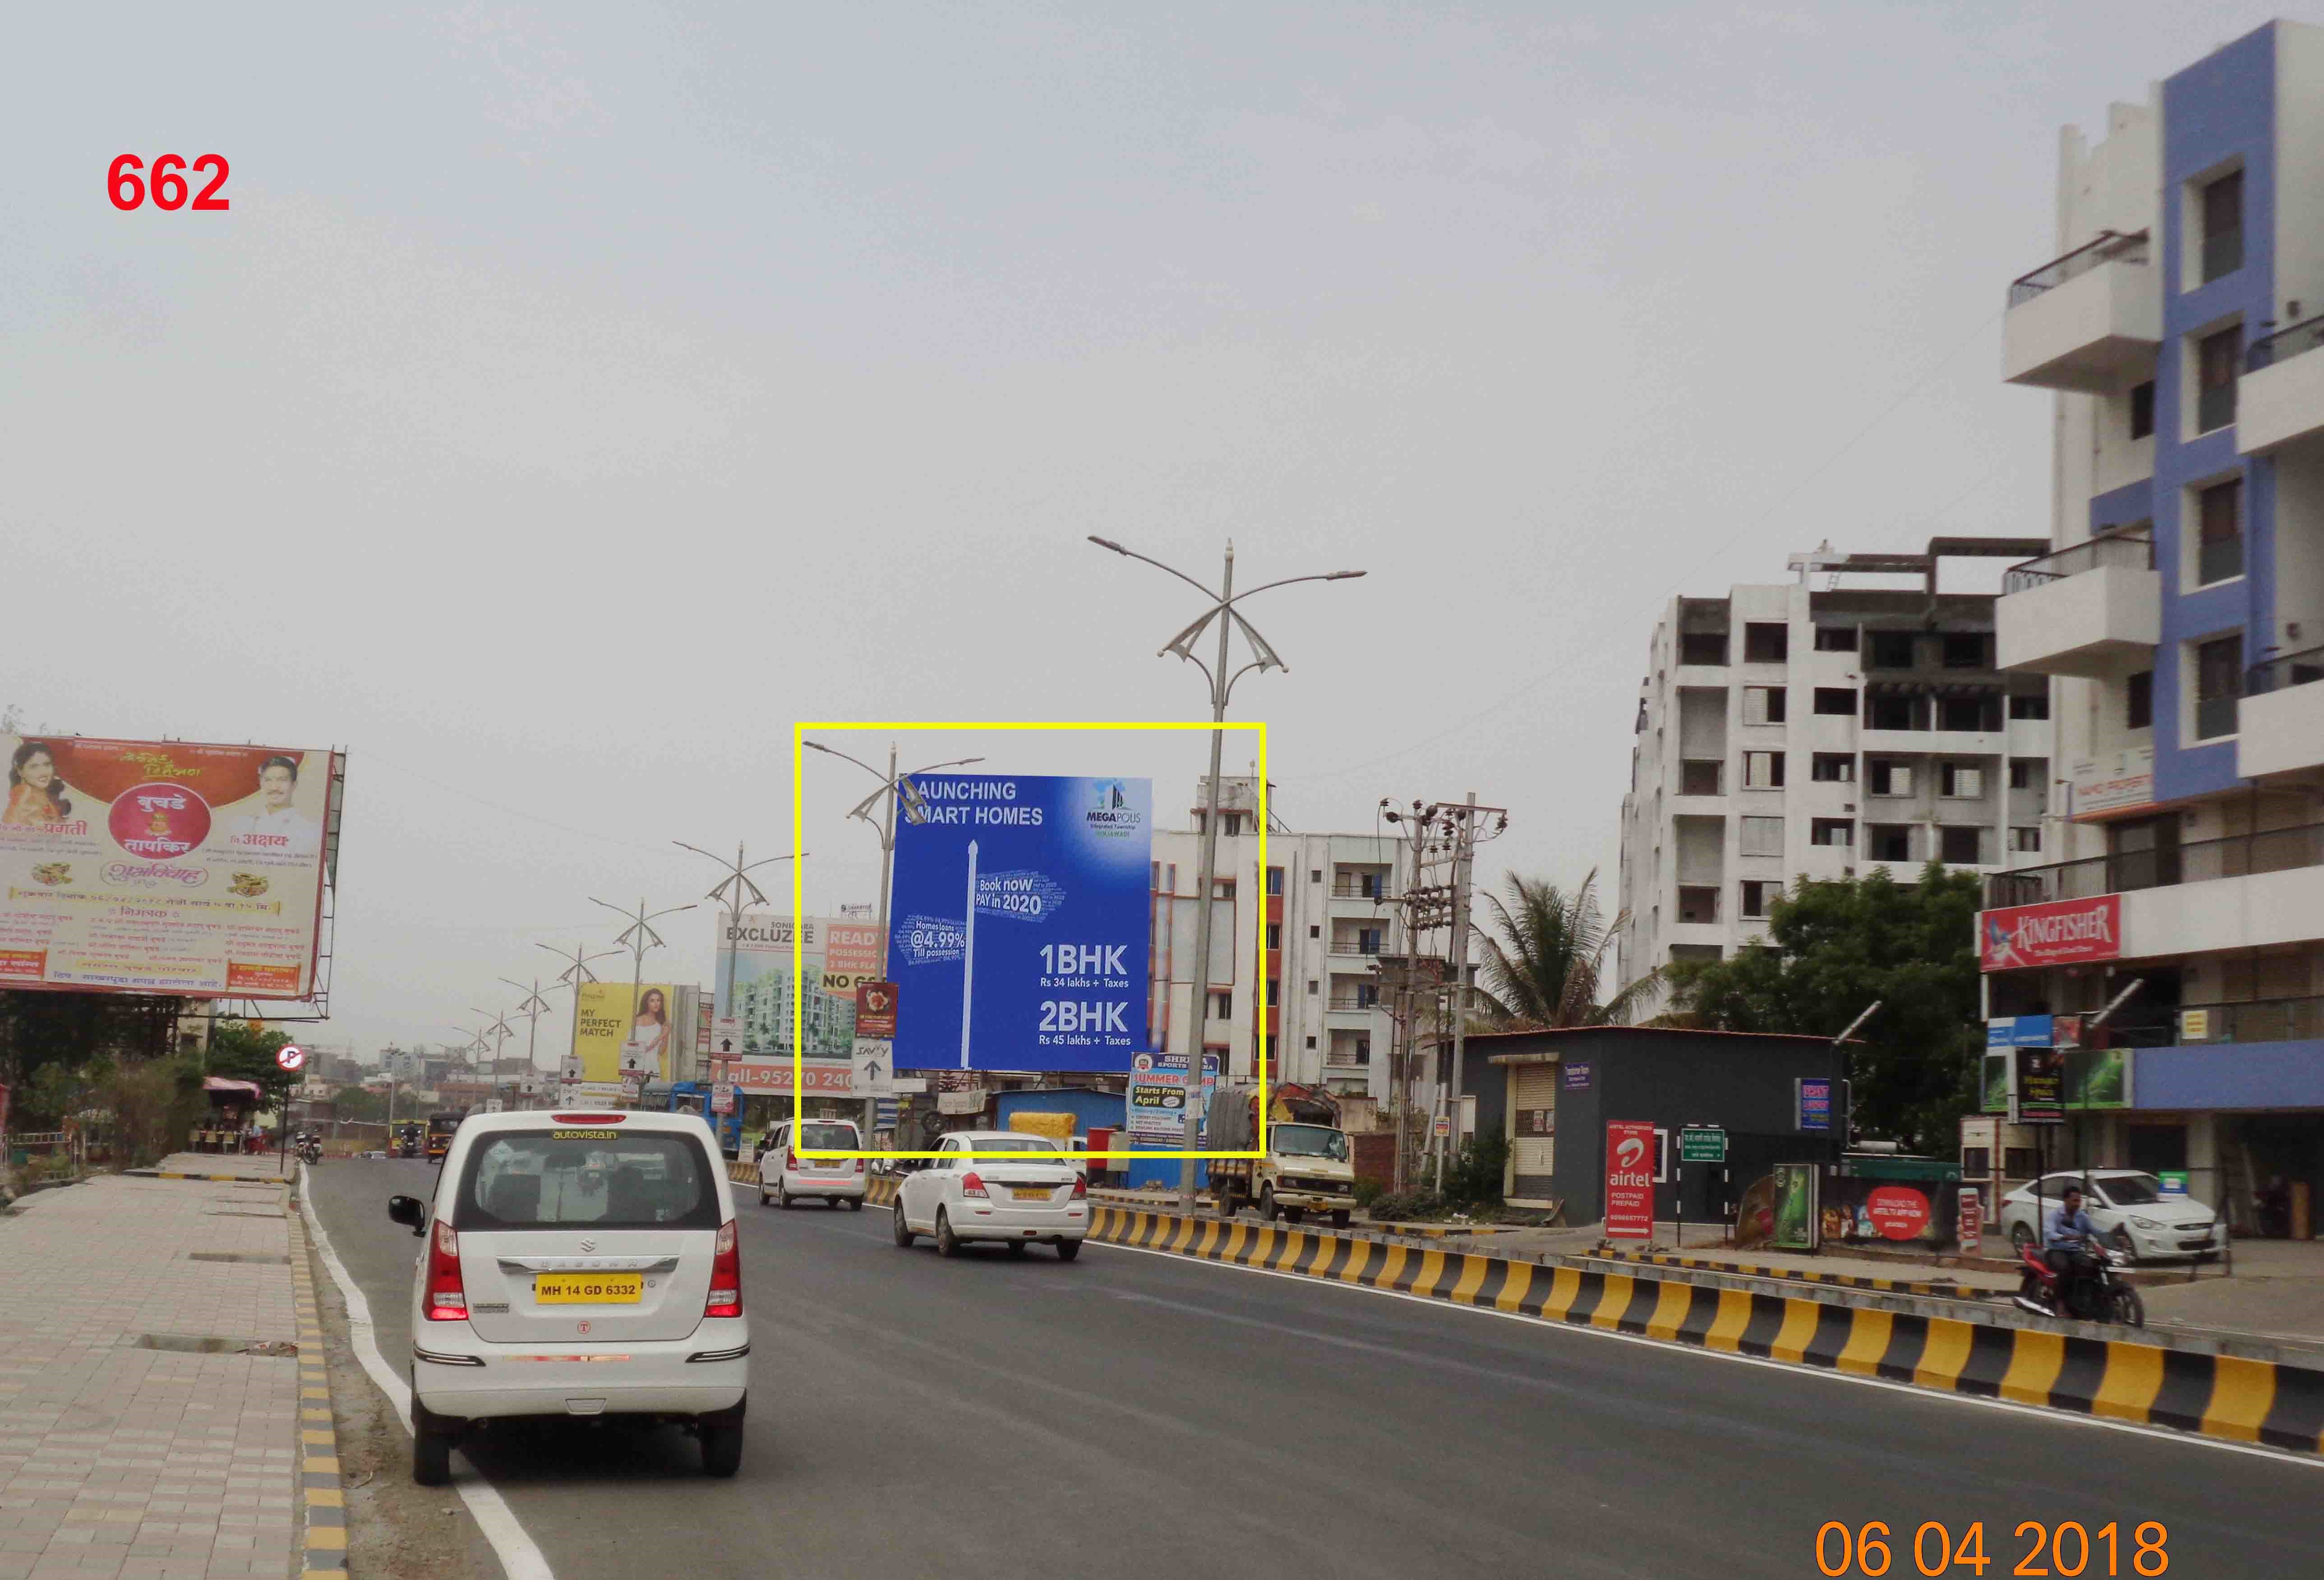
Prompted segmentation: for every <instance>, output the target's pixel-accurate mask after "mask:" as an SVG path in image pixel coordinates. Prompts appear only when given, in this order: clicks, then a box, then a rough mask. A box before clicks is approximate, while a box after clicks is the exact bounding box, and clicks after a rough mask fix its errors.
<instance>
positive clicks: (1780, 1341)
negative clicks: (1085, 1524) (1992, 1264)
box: [1091, 1206, 2324, 1455]
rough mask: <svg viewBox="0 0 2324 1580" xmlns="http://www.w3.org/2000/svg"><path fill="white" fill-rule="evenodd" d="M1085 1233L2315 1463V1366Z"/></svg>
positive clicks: (1329, 1238) (1425, 1252) (2318, 1429)
mask: <svg viewBox="0 0 2324 1580" xmlns="http://www.w3.org/2000/svg"><path fill="white" fill-rule="evenodd" d="M1091 1237H1092V1238H1093V1239H1095V1240H1099V1241H1102V1242H1105V1243H1111V1244H1116V1245H1126V1246H1131V1247H1135V1248H1137V1249H1139V1250H1145V1251H1162V1252H1173V1253H1176V1254H1178V1255H1183V1256H1188V1257H1193V1258H1196V1259H1198V1260H1202V1261H1221V1262H1227V1263H1231V1264H1232V1265H1234V1266H1237V1267H1249V1268H1258V1269H1261V1270H1266V1271H1268V1272H1277V1273H1287V1274H1292V1275H1296V1276H1298V1277H1303V1278H1312V1279H1319V1280H1328V1281H1332V1282H1337V1283H1345V1284H1354V1285H1358V1286H1360V1287H1362V1288H1365V1289H1388V1290H1392V1291H1395V1292H1397V1293H1398V1294H1406V1295H1413V1296H1417V1297H1420V1298H1426V1299H1434V1300H1443V1301H1446V1302H1448V1303H1450V1304H1452V1305H1457V1306H1478V1307H1489V1308H1491V1309H1493V1310H1498V1311H1505V1312H1511V1313H1514V1314H1517V1315H1518V1316H1523V1317H1538V1318H1540V1319H1541V1320H1543V1321H1545V1322H1560V1323H1567V1324H1571V1325H1573V1326H1587V1327H1596V1328H1602V1329H1606V1330H1608V1331H1609V1332H1615V1333H1621V1334H1628V1335H1633V1336H1636V1337H1640V1338H1646V1339H1652V1340H1656V1341H1659V1342H1662V1343H1666V1344H1686V1345H1691V1346H1693V1347H1695V1348H1698V1349H1705V1350H1712V1351H1718V1352H1723V1353H1727V1354H1739V1355H1750V1356H1755V1357H1757V1358H1759V1359H1762V1360H1767V1361H1774V1362H1777V1363H1784V1364H1788V1365H1795V1366H1807V1367H1815V1368H1821V1369H1822V1370H1826V1371H1833V1372H1847V1373H1849V1374H1852V1375H1856V1376H1861V1377H1877V1378H1881V1379H1885V1380H1886V1381H1891V1382H1898V1383H1905V1384H1909V1385H1911V1386H1914V1387H1917V1388H1926V1389H1931V1390H1933V1391H1939V1392H1945V1393H1962V1394H1969V1395H1973V1396H1976V1397H1979V1398H1986V1399H2001V1400H2009V1401H2011V1402H2013V1403H2016V1404H2023V1405H2033V1406H2037V1407H2041V1408H2043V1409H2058V1410H2066V1411H2070V1412H2072V1413H2075V1414H2080V1415H2088V1416H2098V1417H2103V1418H2107V1419H2110V1420H2119V1421H2128V1422H2133V1423H2135V1424H2138V1425H2142V1426H2154V1427H2168V1428H2175V1429H2177V1430H2180V1431H2184V1432H2190V1433H2196V1434H2199V1435H2200V1436H2203V1437H2216V1438H2219V1439H2222V1440H2225V1441H2229V1442H2236V1443H2256V1444H2264V1445H2266V1446H2270V1447H2273V1448H2280V1449H2286V1450H2290V1451H2292V1452H2294V1453H2300V1454H2311V1455H2313V1454H2324V1371H2319V1370H2316V1369H2313V1368H2310V1367H2305V1366H2298V1365H2292V1364H2288V1363H2281V1362H2273V1361H2255V1360H2247V1359H2244V1358H2242V1357H2240V1356H2235V1355H2226V1354H2202V1353H2199V1352H2195V1351H2190V1350H2186V1349H2176V1348H2170V1347H2165V1346H2163V1345H2159V1344H2144V1343H2140V1342H2137V1341H2135V1340H2126V1339H2116V1338H2093V1337H2086V1336H2082V1335H2079V1334H2073V1333H2064V1332H2058V1331H2052V1330H2048V1329H2037V1328H2032V1327H2019V1326H2006V1325H2003V1324H1998V1323H1990V1322H1969V1321H1961V1320H1956V1319H1954V1318H1950V1317H1929V1316H1923V1315H1919V1314H1915V1313H1907V1312H1898V1311H1893V1310H1886V1309H1878V1308H1875V1307H1868V1306H1860V1305H1849V1304H1845V1303H1843V1301H1842V1300H1841V1299H1840V1298H1831V1299H1813V1298H1805V1297H1794V1296H1790V1295H1773V1294H1761V1293H1757V1292H1756V1291H1752V1290H1747V1289H1722V1288H1720V1287H1717V1286H1714V1285H1710V1284H1699V1283H1689V1282H1682V1281H1677V1280H1663V1279H1658V1278H1656V1277H1655V1274H1654V1272H1653V1270H1651V1269H1649V1268H1645V1267H1642V1268H1641V1270H1639V1271H1638V1272H1637V1273H1636V1274H1632V1273H1625V1272H1614V1271H1596V1270H1584V1269H1579V1268H1575V1267H1571V1266H1563V1265H1548V1264H1545V1263H1536V1262H1532V1261H1518V1260H1514V1259H1508V1258H1503V1257H1498V1256H1489V1255H1485V1254H1483V1253H1481V1252H1462V1251H1438V1250H1433V1249H1425V1248H1421V1247H1416V1246H1407V1245H1398V1244H1392V1243H1382V1242H1379V1241H1377V1240H1369V1239H1363V1238H1359V1237H1356V1236H1353V1235H1340V1234H1330V1233H1327V1232H1321V1231H1317V1230H1314V1229H1305V1228H1298V1229H1293V1228H1282V1227H1276V1226H1273V1225H1268V1224H1243V1223H1227V1222H1222V1221H1221V1220H1219V1219H1216V1218H1189V1217H1181V1216H1179V1215H1176V1214H1169V1213H1154V1212H1138V1211H1132V1210H1130V1209H1127V1208H1121V1207H1111V1206H1100V1207H1099V1208H1097V1209H1096V1216H1095V1219H1094V1221H1093V1224H1092V1225H1091Z"/></svg>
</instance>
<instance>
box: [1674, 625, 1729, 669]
mask: <svg viewBox="0 0 2324 1580" xmlns="http://www.w3.org/2000/svg"><path fill="white" fill-rule="evenodd" d="M1678 661H1679V662H1680V663H1682V664H1711V665H1724V664H1725V663H1726V662H1727V633H1725V632H1723V631H1686V632H1681V633H1679V639H1678Z"/></svg>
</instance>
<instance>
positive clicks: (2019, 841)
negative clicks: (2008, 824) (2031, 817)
mask: <svg viewBox="0 0 2324 1580" xmlns="http://www.w3.org/2000/svg"><path fill="white" fill-rule="evenodd" d="M2009 848H2010V849H2012V850H2014V851H2021V852H2024V851H2039V850H2040V849H2041V848H2042V829H2041V827H2040V826H2039V825H2038V824H2037V825H2035V826H2033V827H2025V828H2012V829H2011V830H2010V831H2009Z"/></svg>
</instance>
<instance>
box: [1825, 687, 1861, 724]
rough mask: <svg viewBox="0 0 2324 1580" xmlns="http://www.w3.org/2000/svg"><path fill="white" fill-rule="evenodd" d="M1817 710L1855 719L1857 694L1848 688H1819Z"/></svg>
mask: <svg viewBox="0 0 2324 1580" xmlns="http://www.w3.org/2000/svg"><path fill="white" fill-rule="evenodd" d="M1815 710H1816V711H1817V712H1818V713H1826V714H1838V715H1839V716H1840V717H1842V718H1853V717H1855V716H1856V692H1855V690H1854V689H1853V688H1849V687H1847V686H1819V687H1817V688H1815Z"/></svg>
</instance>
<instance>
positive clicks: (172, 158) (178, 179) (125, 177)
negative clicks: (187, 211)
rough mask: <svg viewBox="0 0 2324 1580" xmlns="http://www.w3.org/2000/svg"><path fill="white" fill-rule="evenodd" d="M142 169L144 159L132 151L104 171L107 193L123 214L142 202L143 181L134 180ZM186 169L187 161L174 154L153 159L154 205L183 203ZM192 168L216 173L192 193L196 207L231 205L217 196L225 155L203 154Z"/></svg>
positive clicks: (223, 177) (179, 205)
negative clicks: (203, 185)
mask: <svg viewBox="0 0 2324 1580" xmlns="http://www.w3.org/2000/svg"><path fill="white" fill-rule="evenodd" d="M144 168H145V162H144V161H143V160H142V159H140V158H138V157H137V156H136V155H135V154H134V153H124V154H122V155H121V156H120V157H119V158H117V159H115V161H114V162H113V168H112V169H111V170H108V171H106V172H105V192H106V197H108V198H111V199H113V206H114V207H115V208H118V209H120V210H121V211H122V212H123V213H124V214H126V213H128V212H129V211H130V210H131V209H133V208H137V207H138V206H139V205H141V204H142V203H143V202H144V201H145V195H146V187H145V183H144V182H143V181H142V180H138V179H137V172H138V171H141V170H143V169H144ZM185 168H186V162H185V161H184V160H182V159H180V158H179V157H178V156H177V155H176V154H174V153H164V154H161V155H158V156H157V157H156V158H155V159H154V161H153V186H152V196H153V207H154V208H171V209H177V208H184V207H185V206H186V178H185V176H184V174H183V173H182V172H183V171H185ZM194 169H195V170H196V171H210V170H215V171H217V174H216V175H214V176H212V177H211V178H210V181H209V185H208V186H206V187H204V188H203V189H201V190H200V191H198V192H197V193H195V194H194V207H195V208H232V207H234V205H233V203H232V202H231V201H229V200H228V199H225V198H221V197H219V196H218V195H217V189H219V188H220V187H223V186H225V185H226V157H225V155H223V154H217V153H205V154H203V155H202V156H201V157H200V158H199V159H198V160H196V161H194Z"/></svg>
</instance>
